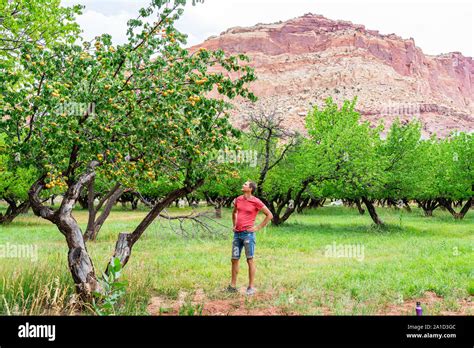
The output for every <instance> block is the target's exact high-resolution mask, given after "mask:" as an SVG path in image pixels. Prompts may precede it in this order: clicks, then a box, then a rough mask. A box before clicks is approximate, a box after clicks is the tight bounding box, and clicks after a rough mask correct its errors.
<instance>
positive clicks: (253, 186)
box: [248, 180, 257, 193]
mask: <svg viewBox="0 0 474 348" xmlns="http://www.w3.org/2000/svg"><path fill="white" fill-rule="evenodd" d="M248 183H249V187H250V188H251V189H252V193H255V191H256V190H257V184H256V183H255V182H253V181H251V180H249V181H248Z"/></svg>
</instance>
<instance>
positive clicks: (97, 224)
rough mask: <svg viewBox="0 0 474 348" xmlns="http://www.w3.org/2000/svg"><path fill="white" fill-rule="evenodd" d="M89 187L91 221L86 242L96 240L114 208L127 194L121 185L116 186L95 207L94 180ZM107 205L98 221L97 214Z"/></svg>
mask: <svg viewBox="0 0 474 348" xmlns="http://www.w3.org/2000/svg"><path fill="white" fill-rule="evenodd" d="M88 187H89V190H88V191H89V199H88V201H89V202H88V206H89V221H88V223H87V228H86V232H85V233H84V240H85V241H88V240H96V239H97V235H98V234H99V231H100V229H101V228H102V225H103V224H104V222H105V220H107V218H108V217H109V215H110V212H111V211H112V208H113V206H114V205H115V203H116V202H117V200H118V199H119V198H120V196H121V195H122V194H123V193H124V192H125V190H124V189H123V188H122V187H120V184H116V185H115V186H114V187H113V188H112V189H111V190H110V191H109V192H107V194H106V195H105V196H104V197H102V199H101V200H100V202H99V204H98V205H97V207H94V196H95V195H94V180H91V181H90V182H89V184H88ZM105 202H107V203H106V204H105V207H104V210H103V212H102V214H100V216H99V217H98V218H97V219H96V216H97V213H98V212H99V210H100V209H101V208H102V206H103V205H104V203H105Z"/></svg>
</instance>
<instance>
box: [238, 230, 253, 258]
mask: <svg viewBox="0 0 474 348" xmlns="http://www.w3.org/2000/svg"><path fill="white" fill-rule="evenodd" d="M256 243H257V242H256V239H255V232H247V231H243V232H234V240H233V241H232V259H234V260H239V259H240V254H241V252H242V248H245V256H246V257H247V259H251V258H253V255H254V253H255V244H256Z"/></svg>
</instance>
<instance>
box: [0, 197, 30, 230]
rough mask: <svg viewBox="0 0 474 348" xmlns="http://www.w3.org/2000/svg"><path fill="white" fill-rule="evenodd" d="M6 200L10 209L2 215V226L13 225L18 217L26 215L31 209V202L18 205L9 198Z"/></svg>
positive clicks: (0, 216) (0, 219)
mask: <svg viewBox="0 0 474 348" xmlns="http://www.w3.org/2000/svg"><path fill="white" fill-rule="evenodd" d="M4 199H5V201H6V202H7V203H8V208H7V211H6V212H5V214H0V225H1V224H9V223H11V222H12V221H13V220H14V219H15V218H16V217H17V216H18V215H20V214H24V213H26V212H27V211H28V209H29V207H30V202H29V201H28V200H26V201H25V202H21V203H20V204H19V205H17V202H16V201H15V200H14V199H10V198H8V197H5V198H4Z"/></svg>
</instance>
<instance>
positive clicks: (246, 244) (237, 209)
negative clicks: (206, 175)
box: [227, 181, 273, 295]
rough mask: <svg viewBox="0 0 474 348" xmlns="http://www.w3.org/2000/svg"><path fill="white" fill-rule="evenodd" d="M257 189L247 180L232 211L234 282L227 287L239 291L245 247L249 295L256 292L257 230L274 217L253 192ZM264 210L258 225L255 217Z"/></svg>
mask: <svg viewBox="0 0 474 348" xmlns="http://www.w3.org/2000/svg"><path fill="white" fill-rule="evenodd" d="M256 189H257V185H256V184H255V183H254V182H253V181H247V182H245V183H244V184H243V185H242V192H243V195H241V196H239V197H237V198H236V199H235V201H234V211H233V212H232V222H233V226H234V228H233V230H234V240H233V242H232V282H231V285H229V287H228V288H227V290H228V291H230V292H237V288H236V283H237V273H238V272H239V260H240V254H241V252H242V248H245V256H246V257H247V263H248V265H249V286H248V288H247V295H253V294H254V293H255V288H254V279H255V262H254V252H255V243H256V239H255V232H257V231H258V230H261V229H262V228H263V227H265V226H266V225H267V224H268V223H269V222H270V220H271V219H272V218H273V215H272V213H271V212H270V210H268V208H267V207H266V206H265V204H263V203H262V201H261V200H260V199H258V198H257V197H254V196H253V195H252V194H253V193H254V192H255V190H256ZM260 210H262V211H263V213H264V214H265V215H266V216H265V220H263V221H262V223H261V224H260V225H258V226H255V218H256V217H257V214H258V212H259V211H260Z"/></svg>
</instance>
